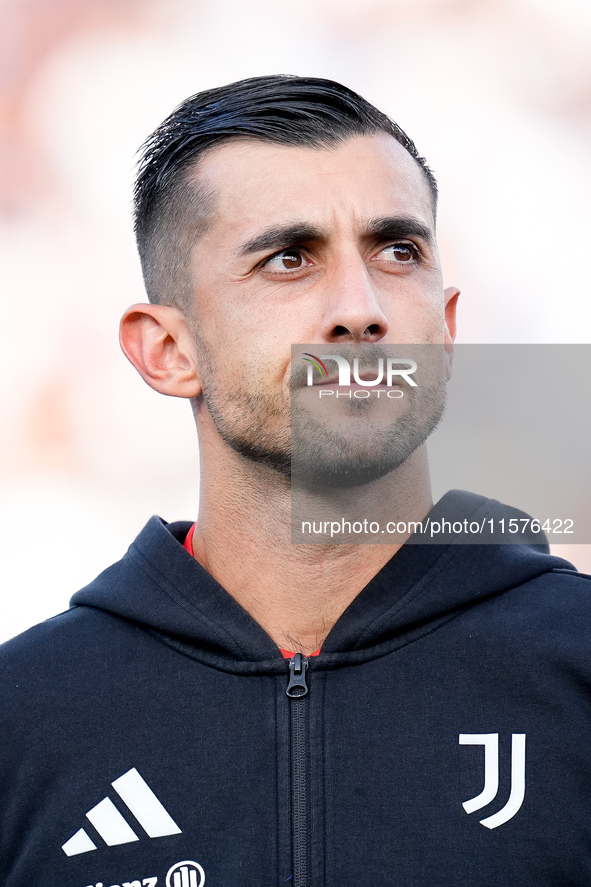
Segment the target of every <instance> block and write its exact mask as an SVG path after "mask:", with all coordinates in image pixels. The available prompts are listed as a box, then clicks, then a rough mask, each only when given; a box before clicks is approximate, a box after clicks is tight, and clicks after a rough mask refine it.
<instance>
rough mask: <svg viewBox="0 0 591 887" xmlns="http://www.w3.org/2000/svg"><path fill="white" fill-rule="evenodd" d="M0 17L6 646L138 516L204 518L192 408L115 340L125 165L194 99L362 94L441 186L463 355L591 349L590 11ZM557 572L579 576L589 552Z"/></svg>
mask: <svg viewBox="0 0 591 887" xmlns="http://www.w3.org/2000/svg"><path fill="white" fill-rule="evenodd" d="M0 9H1V12H2V16H1V20H2V29H1V33H0V41H1V58H0V125H1V127H2V134H1V149H0V162H1V170H2V172H1V185H0V210H1V215H0V300H1V301H0V304H1V330H2V345H3V349H2V358H3V359H2V365H3V371H2V374H1V381H0V407H1V412H2V423H1V427H0V451H1V462H0V498H1V503H0V540H1V543H0V546H1V548H0V550H1V558H2V567H1V570H0V640H3V639H6V638H8V637H10V636H12V635H13V634H16V633H17V632H19V631H21V630H23V629H24V628H26V627H27V626H29V625H31V624H33V623H35V622H38V621H40V620H41V619H44V618H46V617H48V616H50V615H53V614H55V613H57V612H60V611H61V610H63V609H65V608H66V607H67V604H68V599H69V597H70V596H71V594H72V593H73V592H74V591H75V590H76V589H77V588H78V587H80V586H81V585H83V584H85V583H86V582H88V581H89V580H90V579H92V578H93V577H94V576H95V575H96V573H98V572H99V571H100V570H101V569H103V568H104V567H105V566H106V565H108V564H109V563H111V562H112V561H114V560H116V559H118V558H119V557H120V556H121V555H122V554H123V552H124V551H125V549H126V548H127V546H128V544H129V543H130V541H131V540H132V538H133V537H134V536H135V535H136V534H137V532H138V531H139V530H140V529H141V527H142V526H143V524H144V523H145V521H146V520H147V518H148V517H149V516H150V515H151V514H152V513H159V514H161V515H162V516H163V517H164V518H166V519H167V520H175V519H179V518H187V519H188V518H191V519H194V518H195V516H196V510H197V495H198V453H197V447H196V441H195V435H194V429H193V423H192V417H191V413H190V408H189V406H188V404H187V403H185V402H184V401H176V400H174V399H168V398H163V397H160V396H159V395H157V394H155V393H154V392H152V391H151V390H150V389H149V388H147V387H146V386H145V385H144V383H143V382H142V381H141V380H140V378H139V376H137V375H136V374H135V371H134V370H133V369H132V368H131V366H130V365H129V364H127V362H126V361H125V359H124V357H123V356H122V355H121V354H120V352H119V348H118V343H117V324H118V320H119V317H120V315H121V314H122V312H123V310H124V309H125V308H126V307H127V306H128V305H130V304H131V303H133V302H136V301H143V300H144V294H143V287H142V281H141V275H140V268H139V262H138V260H137V258H136V254H135V246H134V241H133V236H132V228H131V221H130V201H131V188H132V181H133V170H134V162H135V158H134V155H135V151H136V150H137V148H138V147H139V145H140V144H141V142H142V141H143V140H144V138H145V137H146V136H147V135H148V134H149V133H150V132H151V131H152V130H153V129H154V128H155V127H156V126H157V125H158V123H159V122H160V121H161V120H162V119H163V118H164V117H165V116H166V115H167V114H168V113H169V112H170V111H171V110H172V108H173V107H175V106H176V105H177V104H178V103H179V102H180V101H181V100H183V99H184V98H186V97H187V96H189V95H191V94H193V93H195V92H198V91H200V90H202V89H206V88H208V87H212V86H217V85H220V84H223V83H227V82H230V81H232V80H236V79H239V78H242V77H247V76H253V75H257V74H266V73H296V74H302V75H313V76H323V77H330V78H332V79H336V80H340V81H342V82H344V83H346V84H347V85H348V86H350V87H352V88H353V89H355V90H357V91H359V92H361V94H362V95H364V96H365V97H366V98H368V99H369V100H370V101H373V102H374V103H375V104H376V105H377V106H378V107H379V108H381V109H382V110H384V111H386V112H387V113H388V114H390V116H392V117H393V118H394V119H395V120H396V121H397V122H398V123H399V124H400V125H401V126H402V127H403V128H404V129H405V130H407V131H408V133H409V134H410V136H411V137H412V138H413V139H414V140H415V142H416V144H417V147H418V149H419V151H420V152H421V153H422V154H424V155H425V156H426V157H427V160H428V162H429V164H430V165H431V167H432V168H433V170H434V171H435V174H436V175H437V178H438V180H439V183H440V189H441V207H440V216H439V218H440V221H439V239H440V247H441V251H442V258H443V266H444V272H445V279H446V283H448V284H451V283H454V284H457V285H459V286H460V287H461V289H462V293H463V295H462V301H461V303H460V332H459V341H461V342H475V343H494V342H499V343H510V342H526V343H529V342H532V343H535V342H545V343H554V342H557V343H562V342H564V343H570V342H578V343H589V342H590V341H591V284H590V280H591V262H590V259H589V254H590V253H589V244H590V243H591V221H590V215H591V214H590V212H589V206H590V205H591V164H590V162H589V158H590V157H591V4H590V3H589V2H588V0H299V3H298V4H297V5H296V4H292V3H286V2H282V0H251V2H249V3H243V2H239V0H215V2H214V0H2V2H0ZM555 413H556V414H559V405H554V406H553V405H549V417H548V418H549V422H553V421H556V420H555ZM476 492H477V491H476ZM557 553H560V554H563V555H566V556H567V557H569V558H570V559H571V560H572V561H573V562H574V563H575V564H576V565H577V566H579V568H580V569H583V570H585V571H589V572H591V552H590V547H589V546H583V545H581V546H570V547H569V548H568V549H567V548H566V547H564V548H563V549H561V550H558V551H557Z"/></svg>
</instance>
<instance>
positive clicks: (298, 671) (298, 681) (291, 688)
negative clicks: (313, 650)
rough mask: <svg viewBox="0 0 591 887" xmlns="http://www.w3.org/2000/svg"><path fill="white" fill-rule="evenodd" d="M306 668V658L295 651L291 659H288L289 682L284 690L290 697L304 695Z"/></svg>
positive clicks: (306, 688) (305, 689)
mask: <svg viewBox="0 0 591 887" xmlns="http://www.w3.org/2000/svg"><path fill="white" fill-rule="evenodd" d="M307 668H308V660H307V659H306V657H305V656H303V655H302V653H296V654H295V655H294V657H293V659H290V660H289V684H288V685H287V690H286V691H285V692H286V693H287V695H288V696H290V697H291V698H292V699H297V698H298V697H300V696H305V695H306V693H307V692H308V685H307V683H306V671H307Z"/></svg>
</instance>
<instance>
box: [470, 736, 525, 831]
mask: <svg viewBox="0 0 591 887" xmlns="http://www.w3.org/2000/svg"><path fill="white" fill-rule="evenodd" d="M511 740H512V741H511V792H510V794H509V800H508V801H507V803H506V804H505V806H504V807H502V808H501V809H500V810H499V811H498V813H494V814H493V815H492V816H487V817H486V819H481V820H480V825H484V826H486V828H497V827H498V826H499V825H503V823H505V822H508V821H509V820H510V819H512V818H513V817H514V816H515V814H516V813H517V811H518V810H519V808H520V807H521V805H522V804H523V799H524V797H525V733H513V734H512V736H511ZM460 745H483V746H484V788H483V789H482V791H481V792H480V794H479V795H476V796H475V797H474V798H470V800H469V801H464V803H463V804H462V807H463V808H464V810H465V811H466V813H474V812H475V811H476V810H481V809H482V808H483V807H486V805H487V804H490V802H491V801H494V799H495V798H496V796H497V792H498V790H499V734H498V733H460Z"/></svg>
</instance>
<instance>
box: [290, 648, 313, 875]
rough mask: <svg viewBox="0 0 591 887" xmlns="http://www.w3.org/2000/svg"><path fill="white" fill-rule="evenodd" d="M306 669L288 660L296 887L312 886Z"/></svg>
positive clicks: (301, 659)
mask: <svg viewBox="0 0 591 887" xmlns="http://www.w3.org/2000/svg"><path fill="white" fill-rule="evenodd" d="M307 670H308V660H307V658H306V657H305V656H304V655H303V654H302V653H296V654H295V655H294V657H293V659H290V660H289V683H288V685H287V690H286V691H285V692H286V693H287V695H288V696H289V698H290V706H289V707H290V731H291V822H292V865H293V882H292V883H293V887H311V882H310V862H309V855H310V772H309V770H310V763H309V743H308V721H309V707H310V706H309V700H308V699H307V698H306V697H307V696H308V684H307V683H306V672H307Z"/></svg>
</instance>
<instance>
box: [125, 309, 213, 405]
mask: <svg viewBox="0 0 591 887" xmlns="http://www.w3.org/2000/svg"><path fill="white" fill-rule="evenodd" d="M119 341H120V342H121V348H122V349H123V353H124V354H125V356H126V357H127V359H128V360H129V361H130V362H131V363H132V364H133V365H134V367H135V368H136V370H137V371H138V373H139V374H140V376H141V377H142V379H143V380H144V382H147V383H148V385H149V386H150V387H151V388H154V390H155V391H159V392H160V394H169V395H172V396H173V397H197V395H198V394H200V393H201V384H200V381H199V375H198V372H197V356H196V352H195V341H194V337H193V335H192V333H191V329H190V327H189V324H188V323H187V320H186V318H185V316H184V314H183V313H182V312H181V311H179V310H178V308H172V307H170V306H168V305H149V304H144V303H141V304H138V305H132V306H131V308H128V309H127V311H126V312H125V314H124V315H123V317H122V318H121V325H120V329H119Z"/></svg>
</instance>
